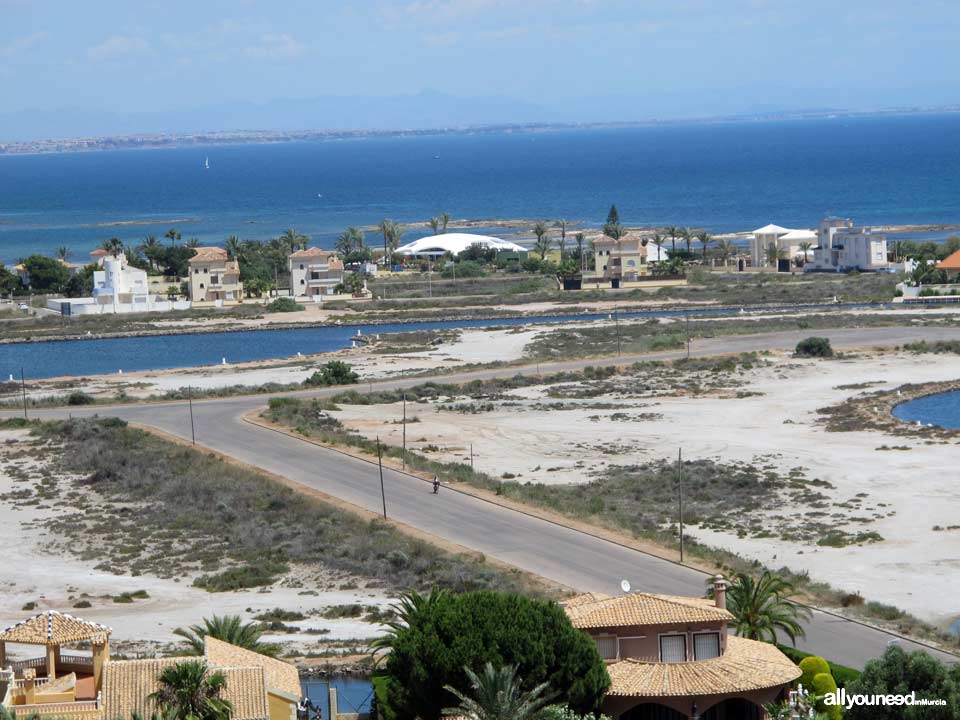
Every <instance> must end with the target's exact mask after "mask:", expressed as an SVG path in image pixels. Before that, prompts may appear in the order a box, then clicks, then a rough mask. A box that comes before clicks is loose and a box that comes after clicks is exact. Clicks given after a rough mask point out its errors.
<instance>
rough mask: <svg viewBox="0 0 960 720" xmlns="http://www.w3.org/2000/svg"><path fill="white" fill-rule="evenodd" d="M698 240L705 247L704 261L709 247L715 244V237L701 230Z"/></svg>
mask: <svg viewBox="0 0 960 720" xmlns="http://www.w3.org/2000/svg"><path fill="white" fill-rule="evenodd" d="M697 240H698V241H699V242H700V244H701V245H703V259H704V260H706V259H707V247H709V245H710V243H712V242H713V236H712V235H710V233H708V232H707V231H706V230H701V231H700V232H698V233H697Z"/></svg>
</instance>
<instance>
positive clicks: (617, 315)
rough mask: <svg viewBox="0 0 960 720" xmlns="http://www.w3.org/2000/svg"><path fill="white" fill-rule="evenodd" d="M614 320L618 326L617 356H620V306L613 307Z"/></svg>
mask: <svg viewBox="0 0 960 720" xmlns="http://www.w3.org/2000/svg"><path fill="white" fill-rule="evenodd" d="M613 321H614V323H615V324H616V326H617V357H620V308H614V309H613Z"/></svg>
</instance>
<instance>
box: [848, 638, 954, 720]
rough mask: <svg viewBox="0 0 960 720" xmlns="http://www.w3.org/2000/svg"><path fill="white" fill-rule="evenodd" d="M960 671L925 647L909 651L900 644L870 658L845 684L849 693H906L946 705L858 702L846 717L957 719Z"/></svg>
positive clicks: (855, 719) (870, 719) (857, 719)
mask: <svg viewBox="0 0 960 720" xmlns="http://www.w3.org/2000/svg"><path fill="white" fill-rule="evenodd" d="M958 682H960V670H958V668H957V666H953V667H952V668H949V669H948V668H947V666H945V665H944V664H943V663H942V662H940V661H939V660H937V659H936V658H935V657H932V656H931V655H929V654H927V653H926V652H924V651H922V650H916V651H914V652H911V653H907V652H905V651H904V650H903V648H901V647H899V646H897V645H888V646H887V649H886V652H884V653H883V655H882V656H881V657H879V658H877V659H874V660H870V661H868V662H867V664H866V667H864V669H863V672H862V673H861V674H860V677H859V678H857V679H856V680H852V681H850V682H849V683H847V685H846V691H847V695H906V694H909V693H911V692H916V697H917V699H931V700H932V699H939V698H942V699H943V700H945V701H946V703H947V704H946V706H940V707H938V706H932V705H931V706H924V705H907V706H897V705H892V706H884V705H874V706H868V705H855V706H854V707H852V708H850V709H849V710H847V711H846V713H845V714H844V718H845V720H958V719H960V685H958Z"/></svg>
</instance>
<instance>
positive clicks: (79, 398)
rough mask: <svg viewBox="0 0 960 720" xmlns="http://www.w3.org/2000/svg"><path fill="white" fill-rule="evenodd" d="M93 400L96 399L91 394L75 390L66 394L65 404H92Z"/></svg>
mask: <svg viewBox="0 0 960 720" xmlns="http://www.w3.org/2000/svg"><path fill="white" fill-rule="evenodd" d="M94 402H96V401H95V400H94V399H93V395H88V394H87V393H85V392H82V391H80V390H75V391H74V392H72V393H70V394H69V395H67V405H93V403H94Z"/></svg>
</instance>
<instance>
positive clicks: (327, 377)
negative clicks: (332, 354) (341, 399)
mask: <svg viewBox="0 0 960 720" xmlns="http://www.w3.org/2000/svg"><path fill="white" fill-rule="evenodd" d="M359 380H360V376H359V375H357V373H355V372H354V371H353V368H352V367H350V365H349V364H347V363H345V362H343V361H342V360H331V361H330V362H328V363H326V364H325V365H323V366H321V367H320V369H319V370H317V371H316V372H315V373H313V375H311V376H310V377H308V378H307V379H306V380H304V381H303V382H304V383H305V384H307V385H317V386H324V387H325V386H328V385H353V384H355V383H357V382H358V381H359Z"/></svg>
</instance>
